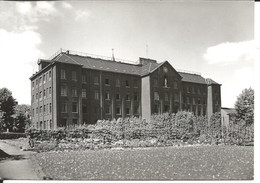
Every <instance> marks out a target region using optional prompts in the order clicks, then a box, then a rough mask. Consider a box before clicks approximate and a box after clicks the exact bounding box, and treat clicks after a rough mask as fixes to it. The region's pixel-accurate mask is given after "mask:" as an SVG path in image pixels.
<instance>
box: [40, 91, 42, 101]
mask: <svg viewBox="0 0 260 183" xmlns="http://www.w3.org/2000/svg"><path fill="white" fill-rule="evenodd" d="M39 98H40V100H42V92H40V95H39Z"/></svg>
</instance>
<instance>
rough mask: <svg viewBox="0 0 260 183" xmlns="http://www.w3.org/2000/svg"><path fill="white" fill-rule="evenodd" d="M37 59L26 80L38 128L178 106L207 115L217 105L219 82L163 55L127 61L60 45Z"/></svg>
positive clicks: (173, 110) (146, 116) (146, 114)
mask: <svg viewBox="0 0 260 183" xmlns="http://www.w3.org/2000/svg"><path fill="white" fill-rule="evenodd" d="M38 65H39V71H38V72H37V73H36V74H34V75H33V76H31V77H30V80H31V99H32V100H31V107H32V122H33V124H34V126H35V127H36V128H40V129H56V128H57V127H63V126H69V125H75V124H83V123H88V124H90V123H95V122H96V121H97V120H98V119H113V118H119V117H130V116H137V117H141V118H142V119H146V120H149V119H150V117H151V115H152V114H155V113H157V114H160V113H164V112H170V113H176V112H177V111H181V110H186V111H191V112H194V114H195V115H208V117H210V115H211V114H212V113H214V112H219V111H220V109H221V95H220V86H221V85H220V84H218V83H216V82H215V81H213V80H212V79H205V78H203V77H202V76H201V75H200V74H195V73H188V72H181V71H179V72H178V71H176V70H175V69H174V68H173V67H172V66H171V64H170V63H169V62H168V61H165V62H161V63H157V61H156V60H152V59H147V58H139V63H137V64H129V63H125V62H122V61H118V60H115V59H114V58H112V59H108V58H101V57H94V56H89V55H86V54H82V53H76V52H72V51H68V50H67V51H62V50H61V51H59V52H57V53H56V54H55V55H54V56H52V58H50V59H49V60H44V59H39V60H38Z"/></svg>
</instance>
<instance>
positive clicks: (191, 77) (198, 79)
mask: <svg viewBox="0 0 260 183" xmlns="http://www.w3.org/2000/svg"><path fill="white" fill-rule="evenodd" d="M179 74H180V75H181V77H182V81H184V82H191V83H199V84H207V83H206V80H205V78H203V77H202V76H201V75H197V74H189V73H184V72H179Z"/></svg>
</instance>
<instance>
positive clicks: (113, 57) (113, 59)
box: [112, 48, 116, 62]
mask: <svg viewBox="0 0 260 183" xmlns="http://www.w3.org/2000/svg"><path fill="white" fill-rule="evenodd" d="M112 61H114V62H115V61H116V60H115V56H114V48H112Z"/></svg>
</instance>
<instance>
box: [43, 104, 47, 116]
mask: <svg viewBox="0 0 260 183" xmlns="http://www.w3.org/2000/svg"><path fill="white" fill-rule="evenodd" d="M45 113H46V105H44V106H43V114H45Z"/></svg>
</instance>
